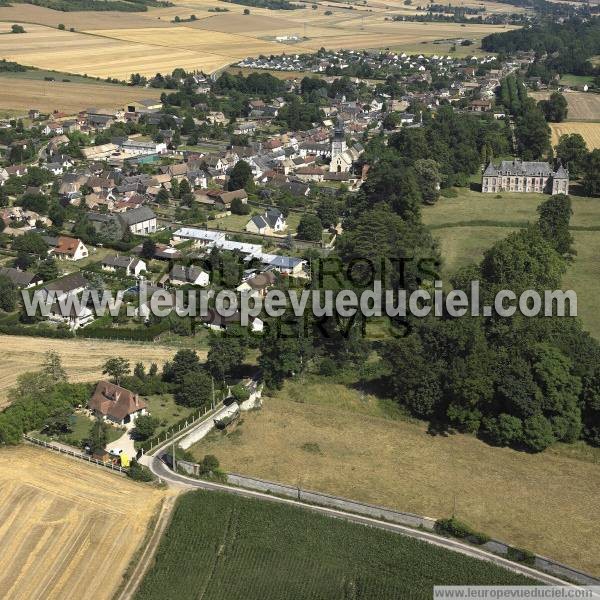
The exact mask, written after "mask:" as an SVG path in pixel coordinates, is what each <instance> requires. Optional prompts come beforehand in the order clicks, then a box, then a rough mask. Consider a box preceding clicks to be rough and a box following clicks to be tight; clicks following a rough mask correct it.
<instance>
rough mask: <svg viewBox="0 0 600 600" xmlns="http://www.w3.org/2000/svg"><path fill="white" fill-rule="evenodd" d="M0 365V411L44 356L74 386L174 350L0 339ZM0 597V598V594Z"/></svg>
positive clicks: (96, 342) (160, 360)
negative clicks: (54, 357) (52, 358)
mask: <svg viewBox="0 0 600 600" xmlns="http://www.w3.org/2000/svg"><path fill="white" fill-rule="evenodd" d="M0 348H2V364H1V365H0V408H1V407H2V405H3V404H6V401H7V392H8V390H9V388H10V387H11V386H13V385H14V384H15V383H16V381H17V377H18V376H19V375H20V374H21V373H25V372H27V371H35V370H36V369H37V368H39V366H40V365H41V364H42V362H43V360H44V354H45V353H46V352H48V351H49V350H55V351H56V352H58V353H59V354H60V356H61V358H62V362H63V366H64V367H65V369H66V371H67V375H68V376H69V379H70V380H71V381H73V382H78V381H93V380H94V379H98V378H99V377H100V376H101V375H102V365H103V364H104V362H106V360H107V359H109V358H112V357H114V356H123V357H124V358H127V359H129V361H130V362H131V364H132V366H133V365H134V364H135V363H136V362H139V361H141V362H143V363H144V364H146V366H149V365H150V363H153V362H155V363H157V364H158V365H159V367H160V366H162V365H163V364H164V363H165V362H166V361H167V360H169V359H170V358H171V357H172V356H173V355H174V354H175V349H174V348H170V347H167V346H161V345H158V344H135V343H128V342H115V341H106V340H53V339H49V338H39V337H38V338H36V337H21V336H14V335H0ZM0 597H1V594H0Z"/></svg>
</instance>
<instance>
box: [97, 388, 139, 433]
mask: <svg viewBox="0 0 600 600" xmlns="http://www.w3.org/2000/svg"><path fill="white" fill-rule="evenodd" d="M88 408H89V409H90V410H91V411H92V413H94V415H95V416H96V417H98V418H99V419H102V420H103V421H111V422H113V423H115V424H117V425H121V426H123V425H128V424H129V423H134V422H135V420H136V419H137V418H138V417H139V416H141V415H146V414H148V410H147V409H148V405H147V404H146V402H145V401H144V400H142V399H141V398H140V397H139V395H138V394H134V393H133V392H131V391H129V390H128V389H125V388H122V387H121V386H118V385H115V384H114V383H111V382H110V381H99V382H98V384H97V385H96V389H95V390H94V393H93V394H92V397H91V398H90V400H89V402H88Z"/></svg>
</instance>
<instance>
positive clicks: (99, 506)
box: [0, 446, 165, 600]
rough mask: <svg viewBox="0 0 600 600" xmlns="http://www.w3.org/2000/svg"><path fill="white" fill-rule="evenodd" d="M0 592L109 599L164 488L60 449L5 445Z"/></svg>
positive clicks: (10, 596) (54, 599) (64, 599)
mask: <svg viewBox="0 0 600 600" xmlns="http://www.w3.org/2000/svg"><path fill="white" fill-rule="evenodd" d="M0 492H1V493H0V515H1V526H0V564H2V571H1V572H0V597H1V598H3V599H4V600H20V599H25V598H27V599H32V600H33V599H42V598H43V599H44V600H79V599H80V598H94V600H110V598H112V597H113V595H114V593H115V591H116V589H117V588H118V587H119V585H120V583H121V580H122V578H123V575H124V574H125V570H126V569H127V567H128V565H129V562H130V560H131V559H132V557H133V555H134V553H135V552H136V550H137V548H138V546H139V545H140V544H141V542H142V540H143V539H144V537H145V536H146V530H147V527H148V525H149V523H150V521H151V520H152V518H153V516H154V515H155V514H156V513H157V511H158V509H159V505H160V502H161V500H162V499H163V498H164V495H165V493H164V492H163V491H160V490H157V489H152V488H150V487H148V486H143V485H140V484H136V483H133V482H132V481H130V480H127V479H125V478H118V477H117V476H116V475H113V474H111V473H109V472H108V471H105V470H104V469H99V468H97V467H93V466H91V465H88V464H86V463H83V462H78V461H75V460H73V459H69V458H66V457H63V456H60V455H56V454H52V453H50V452H47V451H44V450H41V449H38V448H32V447H29V446H19V447H16V448H2V449H0Z"/></svg>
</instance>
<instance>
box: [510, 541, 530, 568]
mask: <svg viewBox="0 0 600 600" xmlns="http://www.w3.org/2000/svg"><path fill="white" fill-rule="evenodd" d="M506 557H507V558H508V559H510V560H512V561H514V562H520V563H523V564H525V565H528V566H530V567H533V566H534V565H535V554H534V553H533V552H531V551H530V550H525V549H524V548H515V547H514V546H509V547H508V552H507V553H506Z"/></svg>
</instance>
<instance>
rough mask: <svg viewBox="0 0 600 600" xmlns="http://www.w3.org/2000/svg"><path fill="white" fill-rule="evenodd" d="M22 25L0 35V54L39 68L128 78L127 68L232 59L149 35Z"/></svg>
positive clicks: (212, 64)
mask: <svg viewBox="0 0 600 600" xmlns="http://www.w3.org/2000/svg"><path fill="white" fill-rule="evenodd" d="M25 29H26V33H24V34H20V35H0V56H2V57H3V58H6V59H8V60H14V61H16V62H19V63H21V64H24V65H30V66H34V67H38V68H41V69H52V70H56V71H63V72H67V73H79V74H87V75H91V76H94V77H109V76H112V77H117V78H119V79H129V76H130V75H131V73H143V74H146V75H154V74H156V73H157V72H159V71H160V72H163V73H164V72H170V71H172V70H173V69H174V68H176V67H183V68H186V69H204V70H206V71H209V72H211V71H214V70H216V69H218V68H220V67H222V66H225V65H227V64H229V62H231V59H229V58H225V57H223V56H218V55H216V54H213V53H210V52H193V51H190V50H187V49H183V48H175V47H170V46H168V45H160V44H154V43H152V42H154V41H155V40H152V39H149V42H150V43H136V42H129V41H125V40H119V39H112V38H108V37H103V36H99V35H95V34H94V35H91V34H84V33H72V32H70V31H59V30H58V29H51V28H49V27H43V26H41V25H25ZM158 31H161V30H158ZM165 31H169V30H168V29H166V30H165ZM210 35H211V34H207V36H206V37H207V39H210Z"/></svg>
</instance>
